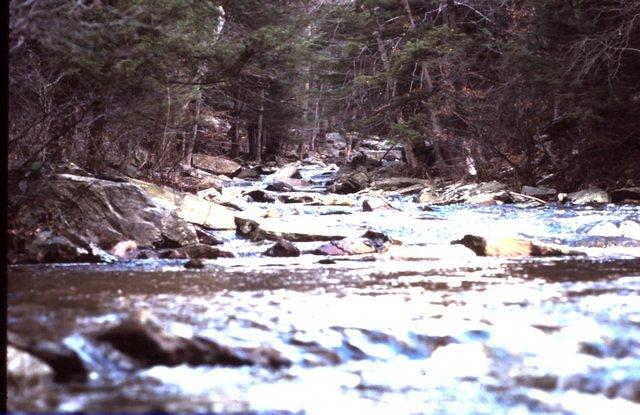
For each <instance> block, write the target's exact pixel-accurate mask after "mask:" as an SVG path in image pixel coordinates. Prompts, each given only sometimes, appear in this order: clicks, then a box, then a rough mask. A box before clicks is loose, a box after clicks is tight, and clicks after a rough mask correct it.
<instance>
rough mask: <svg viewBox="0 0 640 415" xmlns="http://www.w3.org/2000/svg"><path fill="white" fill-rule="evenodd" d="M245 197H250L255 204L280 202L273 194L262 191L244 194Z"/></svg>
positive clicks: (251, 191) (256, 190)
mask: <svg viewBox="0 0 640 415" xmlns="http://www.w3.org/2000/svg"><path fill="white" fill-rule="evenodd" d="M243 196H245V197H250V198H251V200H250V201H253V202H257V203H276V202H278V201H279V200H278V196H277V195H274V194H273V193H269V192H267V191H265V190H262V189H254V190H250V191H248V192H244V193H243Z"/></svg>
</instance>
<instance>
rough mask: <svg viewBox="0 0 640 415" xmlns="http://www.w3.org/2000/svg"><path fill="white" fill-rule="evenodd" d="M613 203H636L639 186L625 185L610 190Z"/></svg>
mask: <svg viewBox="0 0 640 415" xmlns="http://www.w3.org/2000/svg"><path fill="white" fill-rule="evenodd" d="M611 201H612V202H613V203H638V202H639V201H640V187H625V188H622V189H616V190H613V191H612V192H611Z"/></svg>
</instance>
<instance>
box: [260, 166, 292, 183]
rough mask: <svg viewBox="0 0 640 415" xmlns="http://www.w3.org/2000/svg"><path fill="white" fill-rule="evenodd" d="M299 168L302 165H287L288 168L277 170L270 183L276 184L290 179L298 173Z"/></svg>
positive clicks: (270, 177)
mask: <svg viewBox="0 0 640 415" xmlns="http://www.w3.org/2000/svg"><path fill="white" fill-rule="evenodd" d="M299 168H300V163H298V162H295V163H291V164H287V165H286V166H284V167H281V168H280V169H278V170H276V172H275V173H273V174H272V175H270V176H269V178H268V181H269V183H276V182H279V181H283V180H286V179H290V178H292V177H293V175H294V174H295V173H296V172H297V171H298V169H299Z"/></svg>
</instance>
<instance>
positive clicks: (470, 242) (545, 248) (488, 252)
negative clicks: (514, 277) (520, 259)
mask: <svg viewBox="0 0 640 415" xmlns="http://www.w3.org/2000/svg"><path fill="white" fill-rule="evenodd" d="M451 244H460V245H463V246H466V247H467V248H469V249H471V250H472V251H473V252H475V254H476V255H478V256H505V257H514V256H562V255H581V253H579V252H576V251H572V250H569V249H566V248H562V247H553V246H550V245H538V244H534V243H533V242H531V241H527V240H524V239H518V238H511V237H503V238H498V239H493V240H492V239H489V240H487V239H485V238H483V237H480V236H476V235H465V236H464V237H463V238H462V239H459V240H456V241H452V242H451Z"/></svg>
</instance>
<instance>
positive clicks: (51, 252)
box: [21, 231, 115, 263]
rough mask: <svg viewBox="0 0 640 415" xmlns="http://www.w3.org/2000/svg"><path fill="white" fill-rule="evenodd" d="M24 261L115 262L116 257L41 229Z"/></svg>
mask: <svg viewBox="0 0 640 415" xmlns="http://www.w3.org/2000/svg"><path fill="white" fill-rule="evenodd" d="M25 251H26V256H24V257H22V258H21V261H24V262H37V263H42V262H45V263H73V262H113V261H115V258H113V257H112V256H110V255H108V254H106V253H104V252H101V250H100V249H98V248H94V247H88V248H83V247H80V246H78V245H77V244H75V243H73V242H71V241H70V240H69V239H68V238H67V237H65V236H61V235H54V234H53V233H52V232H51V231H41V232H37V233H36V234H35V237H34V239H33V240H32V241H31V242H29V243H28V244H27V245H26V247H25Z"/></svg>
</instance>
